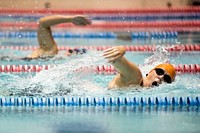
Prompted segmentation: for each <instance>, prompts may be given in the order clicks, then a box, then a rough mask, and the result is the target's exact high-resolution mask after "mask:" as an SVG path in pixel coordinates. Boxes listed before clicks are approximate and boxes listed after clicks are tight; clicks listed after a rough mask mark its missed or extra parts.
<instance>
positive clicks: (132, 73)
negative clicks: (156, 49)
mask: <svg viewBox="0 0 200 133" xmlns="http://www.w3.org/2000/svg"><path fill="white" fill-rule="evenodd" d="M124 54H125V48H124V47H123V46H116V47H113V48H110V49H108V50H106V51H105V52H104V57H105V58H107V59H108V62H110V63H111V64H112V65H113V66H114V67H115V69H116V70H117V71H118V72H119V74H120V76H121V79H122V80H123V81H124V82H126V83H129V82H134V83H140V82H141V79H142V74H141V71H140V69H139V68H138V66H137V65H136V64H134V63H132V62H130V61H128V60H127V59H126V58H125V57H124V56H123V55H124Z"/></svg>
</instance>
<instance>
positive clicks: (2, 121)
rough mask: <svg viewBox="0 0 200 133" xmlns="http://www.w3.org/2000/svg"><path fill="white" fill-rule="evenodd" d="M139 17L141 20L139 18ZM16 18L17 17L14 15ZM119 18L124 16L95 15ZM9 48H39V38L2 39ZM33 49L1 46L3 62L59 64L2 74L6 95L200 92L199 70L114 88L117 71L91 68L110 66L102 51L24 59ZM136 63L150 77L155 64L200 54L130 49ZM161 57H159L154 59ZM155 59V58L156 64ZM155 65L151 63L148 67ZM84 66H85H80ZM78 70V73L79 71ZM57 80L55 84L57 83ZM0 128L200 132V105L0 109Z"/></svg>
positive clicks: (0, 89)
mask: <svg viewBox="0 0 200 133" xmlns="http://www.w3.org/2000/svg"><path fill="white" fill-rule="evenodd" d="M134 17H136V18H134ZM159 17H160V18H159V20H166V19H170V20H172V19H173V20H182V19H185V18H186V19H199V15H198V14H193V15H190V16H187V15H186V16H184V15H183V14H182V16H179V17H178V16H176V15H175V17H167V16H163V17H162V16H159ZM10 18H11V19H10ZM16 19H18V16H17V17H12V16H8V17H7V16H6V17H4V18H3V19H2V20H7V21H15V20H16ZM35 19H38V18H34V17H32V18H29V17H27V16H26V17H20V20H19V21H35ZM93 19H96V20H100V19H104V20H108V21H110V20H115V19H117V20H118V18H114V17H112V18H111V17H110V18H103V17H102V18H98V17H96V18H93ZM122 19H126V21H127V20H131V21H133V20H134V21H142V20H149V21H152V20H154V21H155V20H156V19H158V18H156V17H155V16H152V17H144V16H139V18H137V16H133V17H132V18H128V17H126V18H122ZM56 42H57V43H58V45H59V46H62V45H67V46H78V45H93V46H97V45H98V46H100V45H112V46H114V45H138V44H141V45H143V44H156V45H158V44H159V45H164V44H172V45H173V44H179V43H183V44H184V43H194V42H195V41H194V40H192V41H191V40H190V39H188V38H182V39H179V38H178V39H177V38H176V39H155V38H152V39H150V40H141V39H138V38H136V39H133V40H132V41H123V40H116V39H89V38H88V39H69V38H68V39H66V38H64V39H63V38H56ZM196 42H198V40H197V41H196ZM0 45H4V46H12V45H15V46H16V45H17V46H27V45H31V46H38V43H37V40H36V38H21V37H16V38H4V37H3V38H1V41H0ZM30 53H31V51H16V50H9V49H6V50H0V55H1V56H4V57H5V56H9V57H8V58H4V60H1V65H8V64H9V65H12V64H15V65H18V64H23V65H25V64H27V65H30V64H35V65H36V64H37V65H43V64H53V65H56V66H55V67H53V68H51V69H50V70H46V71H41V72H40V73H0V97H9V96H11V97H12V96H14V97H26V96H27V97H29V96H30V97H32V96H35V97H41V96H44V97H54V96H79V97H87V96H91V97H105V96H106V97H111V96H112V97H135V96H136V97H150V96H151V97H156V96H158V97H166V96H167V97H173V96H175V97H187V96H200V84H199V82H200V76H199V74H178V75H177V77H176V81H175V82H173V83H172V84H162V85H160V86H159V87H154V88H151V89H144V88H141V87H138V88H129V89H127V90H108V89H107V85H108V83H109V82H110V80H112V79H113V77H114V76H115V75H100V74H95V73H94V71H93V69H91V68H90V66H95V65H105V64H106V65H109V64H108V63H107V62H106V60H104V59H103V58H102V57H101V56H100V55H101V54H102V52H100V51H99V52H97V51H89V52H88V53H87V54H86V55H81V56H73V57H70V58H69V57H65V56H63V53H64V51H60V54H59V55H58V56H56V57H55V58H53V59H50V60H33V61H29V62H28V61H21V60H17V58H18V57H24V56H26V55H28V54H30ZM125 56H126V57H127V58H128V59H129V60H130V61H134V62H135V63H136V64H139V65H140V68H141V70H142V72H144V75H145V73H146V72H148V71H149V70H150V69H151V68H152V67H153V66H154V63H158V62H162V61H164V60H170V61H171V63H173V64H200V59H199V52H184V53H171V54H169V53H166V51H157V52H156V53H152V52H151V53H143V52H127V54H126V55H125ZM154 59H156V60H154ZM152 61H153V62H152ZM147 64H149V65H147ZM81 66H84V67H85V69H84V70H80V67H81ZM77 70H78V71H77ZM52 81H53V82H52ZM0 114H1V115H0V132H2V133H4V132H6V133H16V132H29V133H35V132H37V133H46V132H48V133H65V132H76V133H77V132H87V133H90V132H95V133H122V132H123V133H124V132H125V133H126V132H141V133H143V132H145V133H146V132H150V133H151V132H152V133H155V132H159V133H160V132H176V133H184V132H185V133H197V132H199V131H200V128H199V121H200V117H199V107H196V106H192V107H190V106H188V107H187V106H184V107H182V106H176V107H174V106H163V107H157V106H152V107H151V106H144V107H141V106H138V107H135V106H71V107H59V106H58V107H56V106H55V107H15V106H11V107H0Z"/></svg>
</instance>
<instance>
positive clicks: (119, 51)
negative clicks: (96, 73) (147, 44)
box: [103, 46, 126, 63]
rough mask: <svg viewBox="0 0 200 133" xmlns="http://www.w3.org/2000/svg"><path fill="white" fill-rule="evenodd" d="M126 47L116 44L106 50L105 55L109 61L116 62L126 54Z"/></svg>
mask: <svg viewBox="0 0 200 133" xmlns="http://www.w3.org/2000/svg"><path fill="white" fill-rule="evenodd" d="M125 51H126V49H125V47H123V46H115V47H112V48H109V49H107V50H105V51H104V54H103V56H104V57H105V58H106V59H108V62H109V63H115V62H116V61H117V60H119V59H120V58H121V57H122V56H123V55H124V54H125Z"/></svg>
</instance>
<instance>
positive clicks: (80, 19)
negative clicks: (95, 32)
mask: <svg viewBox="0 0 200 133" xmlns="http://www.w3.org/2000/svg"><path fill="white" fill-rule="evenodd" d="M67 22H72V23H73V24H75V25H82V26H85V25H88V24H91V21H90V20H89V19H88V18H86V17H84V16H65V15H51V16H46V17H42V18H41V19H40V21H39V25H40V26H42V27H46V28H48V27H50V26H53V25H56V24H60V23H67Z"/></svg>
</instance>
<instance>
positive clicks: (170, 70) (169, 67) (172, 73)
mask: <svg viewBox="0 0 200 133" xmlns="http://www.w3.org/2000/svg"><path fill="white" fill-rule="evenodd" d="M155 68H161V69H163V70H165V71H166V72H167V73H168V74H169V76H170V77H171V79H172V81H174V80H175V76H176V71H175V68H174V66H173V65H171V64H167V63H166V64H159V65H157V66H156V67H155ZM155 68H154V69H155Z"/></svg>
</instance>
